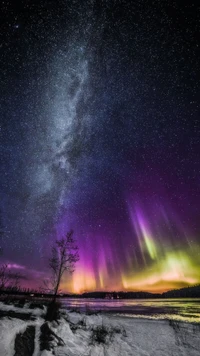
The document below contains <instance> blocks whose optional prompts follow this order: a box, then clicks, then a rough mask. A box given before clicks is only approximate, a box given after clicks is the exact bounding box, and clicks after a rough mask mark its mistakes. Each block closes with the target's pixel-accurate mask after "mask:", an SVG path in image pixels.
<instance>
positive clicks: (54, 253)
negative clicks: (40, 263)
mask: <svg viewBox="0 0 200 356" xmlns="http://www.w3.org/2000/svg"><path fill="white" fill-rule="evenodd" d="M78 260H79V253H78V247H77V246H76V244H75V240H74V238H73V231H70V232H68V233H67V234H66V236H65V237H63V238H62V239H60V240H56V241H55V244H54V246H53V247H52V250H51V257H50V258H49V268H50V270H51V278H50V280H49V284H50V286H51V287H50V288H49V289H51V290H52V291H53V295H54V297H53V301H55V300H56V297H57V294H58V290H59V286H60V282H61V278H62V276H63V274H64V272H66V271H68V272H69V273H73V272H74V270H75V264H76V262H77V261H78Z"/></svg>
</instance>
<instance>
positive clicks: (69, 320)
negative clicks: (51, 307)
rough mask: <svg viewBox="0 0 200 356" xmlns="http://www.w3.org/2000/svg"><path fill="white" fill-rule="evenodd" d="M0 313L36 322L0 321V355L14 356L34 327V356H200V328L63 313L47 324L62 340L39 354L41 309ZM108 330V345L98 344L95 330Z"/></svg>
mask: <svg viewBox="0 0 200 356" xmlns="http://www.w3.org/2000/svg"><path fill="white" fill-rule="evenodd" d="M0 310H4V311H10V310H12V311H15V312H20V313H29V314H32V315H34V316H36V318H35V320H28V321H27V320H26V321H23V320H19V319H17V318H9V317H3V318H1V319H0V355H1V356H14V354H15V351H14V344H15V337H16V335H17V333H19V332H24V331H25V330H26V328H27V326H29V325H34V326H35V328H36V329H35V330H36V333H35V350H34V354H33V356H52V355H56V356H64V355H65V356H66V355H67V356H152V355H153V356H180V355H181V356H199V349H200V325H199V324H196V325H194V324H191V323H183V322H177V321H174V322H172V323H171V324H170V323H169V321H168V320H152V319H142V318H130V317H125V316H120V315H113V314H110V315H108V314H107V315H106V314H98V315H86V314H80V313H75V312H67V311H66V310H65V311H64V310H62V317H61V318H60V320H59V322H58V323H57V322H52V323H48V325H49V327H50V329H51V330H52V331H53V332H54V333H55V334H56V335H57V336H58V337H59V338H61V339H62V340H63V342H62V343H59V342H58V339H56V338H55V340H54V342H52V350H51V351H47V350H44V351H42V352H41V351H40V347H39V336H40V326H41V325H42V324H43V323H44V319H43V315H44V311H43V310H41V309H39V308H38V309H29V308H28V305H25V307H24V308H17V307H15V306H13V305H5V304H3V303H2V302H0ZM97 327H99V328H105V329H106V330H107V331H108V335H107V337H106V339H105V343H100V344H98V343H97V341H94V338H92V335H94V330H95V329H96V328H97Z"/></svg>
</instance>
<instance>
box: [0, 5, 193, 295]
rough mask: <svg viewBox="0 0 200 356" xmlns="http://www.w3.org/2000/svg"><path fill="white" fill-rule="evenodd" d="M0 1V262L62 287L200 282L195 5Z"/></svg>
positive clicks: (34, 280)
mask: <svg viewBox="0 0 200 356" xmlns="http://www.w3.org/2000/svg"><path fill="white" fill-rule="evenodd" d="M187 3H188V5H184V4H183V2H182V1H175V0H163V1H160V0H154V1H145V0H139V1H127V0H126V1H125V0H124V1H123V0H121V1H119V0H118V1H117V0H112V1H106V0H104V1H102V0H101V1H99V0H90V1H89V0H85V1H81V0H79V1H78V0H70V1H68V0H62V1H56V0H54V1H53V0H43V1H40V2H38V1H34V0H21V1H14V0H13V1H6V0H5V1H2V2H1V5H0V7H1V9H0V10H1V11H0V16H1V20H0V24H1V25H0V69H1V70H0V83H1V85H0V113H1V116H0V164H1V167H0V195H1V199H0V208H1V220H2V222H1V224H2V226H3V230H4V233H3V234H1V236H0V239H1V241H0V246H1V248H2V250H3V254H2V256H1V260H2V261H3V262H7V263H9V265H10V267H11V269H13V270H19V271H20V272H21V273H23V274H24V275H26V278H24V279H23V281H22V283H23V285H25V286H29V287H38V286H40V285H41V284H42V280H43V279H44V278H46V276H48V268H47V260H48V255H49V253H50V249H51V245H52V243H53V241H54V240H55V238H59V237H62V236H63V235H64V234H65V233H66V232H67V231H68V230H69V229H71V228H72V229H73V230H74V237H75V238H76V241H77V244H78V246H79V253H80V261H79V263H78V264H77V267H76V271H75V273H74V274H73V276H65V277H64V278H63V281H62V289H63V290H64V291H75V292H82V291H92V290H145V291H155V292H156V291H158V292H160V291H164V290H168V289H172V288H179V287H184V286H187V285H193V284H196V283H200V178H199V177H200V104H199V99H200V84H199V83H200V81H199V79H200V75H199V74H200V56H199V52H200V43H199V38H200V6H199V5H197V4H196V2H193V1H190V2H187Z"/></svg>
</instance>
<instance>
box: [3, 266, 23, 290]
mask: <svg viewBox="0 0 200 356" xmlns="http://www.w3.org/2000/svg"><path fill="white" fill-rule="evenodd" d="M21 278H22V276H21V275H20V274H19V273H12V272H11V270H10V269H9V266H8V265H7V264H6V263H4V264H2V265H0V291H6V290H12V291H17V290H19V289H20V286H19V282H20V279H21Z"/></svg>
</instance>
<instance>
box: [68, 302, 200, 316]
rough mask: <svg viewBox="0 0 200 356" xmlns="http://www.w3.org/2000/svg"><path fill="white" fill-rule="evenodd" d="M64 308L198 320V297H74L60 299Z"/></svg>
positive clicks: (123, 314) (199, 311)
mask: <svg viewBox="0 0 200 356" xmlns="http://www.w3.org/2000/svg"><path fill="white" fill-rule="evenodd" d="M62 304H63V306H64V307H65V308H67V309H68V308H70V309H71V308H72V309H75V310H79V311H81V312H84V311H101V312H103V313H112V314H117V315H121V316H127V317H137V318H138V317H139V318H150V319H176V320H184V321H190V322H200V299H117V300H107V299H89V298H88V299H75V298H66V299H63V300H62Z"/></svg>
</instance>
